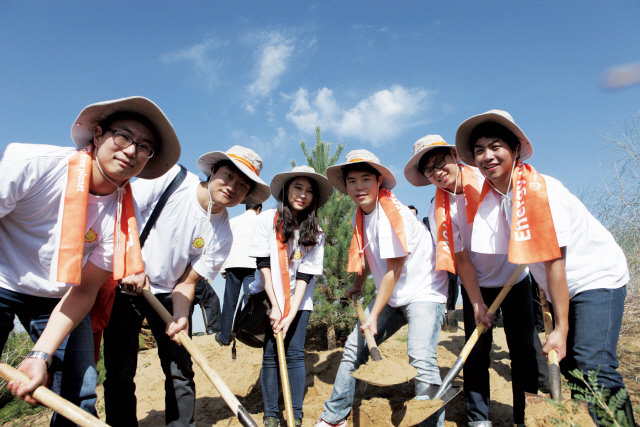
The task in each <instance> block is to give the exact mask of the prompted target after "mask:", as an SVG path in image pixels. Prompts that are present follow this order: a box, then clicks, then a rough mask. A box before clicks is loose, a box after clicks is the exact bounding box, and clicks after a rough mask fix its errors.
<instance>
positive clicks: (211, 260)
mask: <svg viewBox="0 0 640 427" xmlns="http://www.w3.org/2000/svg"><path fill="white" fill-rule="evenodd" d="M213 236H215V238H213ZM231 245H233V234H231V228H230V227H229V222H228V221H226V222H225V223H224V224H223V225H222V226H221V227H220V229H217V230H214V232H213V234H212V237H211V238H209V244H208V245H207V247H206V252H205V251H204V250H203V251H201V252H200V254H199V255H198V256H197V257H195V258H193V259H192V260H191V266H192V268H193V269H194V270H195V271H196V273H198V274H199V275H200V276H202V277H205V278H207V279H209V280H213V279H215V278H216V276H217V275H218V272H219V271H220V269H221V268H222V264H224V262H225V260H226V259H227V257H228V256H229V252H231ZM203 249H204V248H203Z"/></svg>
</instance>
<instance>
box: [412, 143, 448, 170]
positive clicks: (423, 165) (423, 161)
mask: <svg viewBox="0 0 640 427" xmlns="http://www.w3.org/2000/svg"><path fill="white" fill-rule="evenodd" d="M439 154H444V155H445V156H446V155H447V154H451V156H452V157H453V153H452V152H451V147H436V148H434V149H432V150H429V151H427V152H426V153H424V155H423V156H422V157H420V160H418V171H419V172H420V174H421V175H424V171H425V170H426V169H427V163H429V160H431V159H433V158H434V157H435V156H437V155H439ZM453 160H454V161H455V157H454V158H453Z"/></svg>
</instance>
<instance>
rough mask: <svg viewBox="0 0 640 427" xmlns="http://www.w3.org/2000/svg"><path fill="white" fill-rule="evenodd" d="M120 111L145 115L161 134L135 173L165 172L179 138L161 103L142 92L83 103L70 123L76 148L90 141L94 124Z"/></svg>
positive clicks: (175, 155)
mask: <svg viewBox="0 0 640 427" xmlns="http://www.w3.org/2000/svg"><path fill="white" fill-rule="evenodd" d="M119 112H132V113H136V114H140V115H141V116H144V117H146V118H147V119H148V120H149V121H150V122H151V123H152V124H153V126H154V127H155V128H156V129H155V130H156V132H157V134H158V137H159V138H160V141H156V145H155V147H154V149H153V151H154V154H153V157H151V158H150V159H149V161H148V162H147V164H146V165H145V167H144V169H142V172H140V173H139V174H138V175H137V177H138V178H143V179H154V178H159V177H161V176H162V175H164V174H165V173H167V172H168V171H169V169H171V168H172V167H173V166H174V165H175V164H176V163H177V162H178V159H179V158H180V141H179V140H178V136H177V135H176V131H175V130H174V129H173V126H172V125H171V122H170V121H169V119H168V118H167V116H165V115H164V113H163V112H162V110H161V109H160V107H158V106H157V105H156V104H155V103H154V102H153V101H151V100H150V99H147V98H145V97H142V96H131V97H128V98H121V99H114V100H111V101H104V102H98V103H95V104H91V105H88V106H87V107H85V108H84V109H83V110H82V111H81V112H80V114H79V115H78V118H77V119H76V120H75V121H74V122H73V126H71V139H72V140H73V143H74V144H75V145H76V147H78V149H81V148H84V147H86V146H87V145H90V144H92V143H93V133H94V129H95V127H96V126H97V125H99V124H100V122H101V121H103V120H104V119H106V118H107V117H108V116H110V115H112V114H114V113H119ZM104 131H105V130H104V129H103V132H104Z"/></svg>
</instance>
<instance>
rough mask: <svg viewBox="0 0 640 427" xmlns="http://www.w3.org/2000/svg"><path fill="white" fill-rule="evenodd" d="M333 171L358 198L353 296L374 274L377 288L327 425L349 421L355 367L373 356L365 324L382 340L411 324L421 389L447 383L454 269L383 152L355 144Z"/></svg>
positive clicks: (410, 346) (333, 178) (322, 422)
mask: <svg viewBox="0 0 640 427" xmlns="http://www.w3.org/2000/svg"><path fill="white" fill-rule="evenodd" d="M327 178H329V181H330V182H331V184H333V186H334V187H335V188H337V189H338V190H339V191H340V192H342V193H344V194H348V195H349V197H350V198H351V200H352V201H353V202H354V203H355V204H356V206H357V210H356V213H355V214H354V233H353V238H352V241H351V248H350V250H349V266H348V270H347V271H349V272H356V273H358V275H357V276H356V279H355V283H354V284H353V285H352V286H350V287H349V288H347V289H346V290H345V296H346V297H347V298H350V297H351V295H352V294H357V293H359V292H360V291H361V290H362V286H363V284H364V281H365V279H366V278H367V276H368V275H369V274H372V275H373V280H374V282H375V285H376V288H377V296H376V298H375V299H374V300H373V301H372V302H371V304H370V305H369V307H368V308H367V309H366V314H367V321H366V322H365V324H364V325H360V324H359V323H358V325H357V326H356V328H355V329H354V330H353V332H352V333H351V334H350V335H349V339H348V340H347V343H346V345H345V348H344V354H343V356H342V361H341V362H340V368H339V369H338V373H337V375H336V379H335V382H334V386H333V392H332V393H331V398H330V399H329V400H327V401H326V402H325V403H324V412H323V413H322V415H321V416H320V419H319V420H318V422H317V423H316V426H319V427H326V426H344V425H346V418H347V416H348V415H349V412H350V411H351V406H352V404H353V397H354V395H355V393H356V388H357V385H358V384H359V381H357V380H356V379H355V378H354V377H352V376H351V372H352V371H353V370H355V369H357V368H358V367H359V366H360V365H361V364H363V363H364V362H366V360H367V358H368V356H369V350H368V348H367V345H366V343H365V340H364V336H363V335H362V331H364V330H365V329H370V330H371V332H372V333H373V335H374V336H375V338H376V343H378V344H380V343H382V342H384V341H385V340H386V339H388V338H389V337H391V336H392V335H393V334H394V333H395V332H396V331H397V330H398V329H400V328H401V327H402V326H404V325H407V324H408V325H409V332H408V336H407V352H408V354H409V362H410V363H411V364H412V365H413V366H414V367H415V368H416V369H417V371H418V375H417V376H416V378H415V391H416V395H417V394H420V393H421V392H422V391H423V390H425V389H426V388H427V387H428V386H429V385H430V384H435V385H439V384H441V378H440V370H439V369H438V365H437V364H436V348H437V345H438V338H439V336H440V327H441V325H442V320H443V318H444V304H445V302H446V301H447V286H448V279H447V274H446V273H445V272H444V271H440V272H436V269H435V262H436V254H435V250H434V247H433V241H432V239H431V236H429V234H428V231H427V229H426V227H424V226H423V225H422V223H420V221H419V220H418V219H417V218H416V216H415V215H414V214H413V213H412V212H411V211H410V210H409V209H408V208H407V207H406V206H404V205H403V204H402V203H400V202H399V201H398V200H397V199H396V198H395V196H394V195H393V193H391V191H390V190H391V189H392V188H393V187H394V186H395V185H396V180H395V178H394V176H393V174H392V173H391V171H389V169H387V168H386V167H384V166H383V165H381V164H380V161H379V160H378V158H377V157H376V156H374V155H373V154H371V153H370V152H369V151H367V150H356V151H351V152H350V153H348V154H347V161H346V163H343V164H340V165H335V166H331V167H330V168H328V169H327ZM435 418H437V419H438V421H437V425H438V426H443V425H444V411H442V412H441V413H440V414H439V415H438V416H437V417H435ZM432 425H436V422H434V423H433V424H432Z"/></svg>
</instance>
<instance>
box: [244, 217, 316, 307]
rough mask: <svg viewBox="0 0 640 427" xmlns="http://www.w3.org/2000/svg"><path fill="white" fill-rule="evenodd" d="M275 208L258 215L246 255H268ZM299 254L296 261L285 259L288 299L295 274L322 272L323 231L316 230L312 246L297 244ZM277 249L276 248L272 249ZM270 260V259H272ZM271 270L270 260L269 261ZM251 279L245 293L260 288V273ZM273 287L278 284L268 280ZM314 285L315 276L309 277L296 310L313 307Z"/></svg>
mask: <svg viewBox="0 0 640 427" xmlns="http://www.w3.org/2000/svg"><path fill="white" fill-rule="evenodd" d="M276 212H277V210H276V209H269V210H267V211H264V212H262V213H261V214H260V215H258V220H257V221H256V226H255V229H254V231H253V240H252V242H251V248H250V249H249V256H251V257H254V258H261V257H268V256H271V255H272V254H271V252H272V246H273V244H272V243H273V240H274V239H273V237H274V235H275V233H276V230H275V227H274V219H275V216H276ZM293 243H294V242H293V239H289V242H288V243H287V245H288V246H287V249H288V253H289V254H291V253H292V252H293V250H294V249H295V248H294V247H293ZM298 249H299V250H300V252H301V253H302V257H301V258H300V259H299V260H297V261H296V260H292V261H290V262H289V278H290V279H291V282H290V284H289V286H290V287H291V298H293V294H294V293H295V290H296V285H297V283H298V281H297V280H296V273H297V272H300V273H304V274H311V275H314V276H317V275H320V274H322V267H323V260H324V233H322V232H318V244H317V245H316V246H313V247H310V248H308V247H305V246H299V248H298ZM275 250H276V251H277V249H275ZM272 259H273V258H272ZM271 265H272V271H273V261H272V262H271ZM255 277H256V278H255V281H254V282H253V283H252V284H250V285H249V293H250V294H255V293H258V292H260V291H262V290H264V283H263V282H262V276H261V275H260V274H259V273H258V272H256V276H255ZM272 283H273V286H274V287H275V286H278V285H279V281H278V283H276V282H275V281H273V280H272ZM315 284H316V279H315V277H313V278H312V279H311V281H310V282H309V284H307V288H306V289H305V292H304V297H303V298H302V302H301V303H300V307H299V308H298V311H300V310H313V288H314V286H315Z"/></svg>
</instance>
